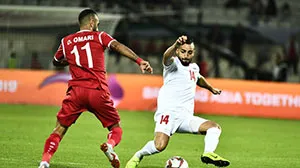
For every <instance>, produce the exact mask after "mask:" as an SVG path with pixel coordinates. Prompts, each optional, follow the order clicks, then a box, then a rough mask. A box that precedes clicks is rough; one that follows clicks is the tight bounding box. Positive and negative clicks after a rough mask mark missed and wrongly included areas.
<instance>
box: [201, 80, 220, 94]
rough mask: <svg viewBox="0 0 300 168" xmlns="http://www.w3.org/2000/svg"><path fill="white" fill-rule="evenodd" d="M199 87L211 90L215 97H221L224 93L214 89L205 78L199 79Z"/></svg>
mask: <svg viewBox="0 0 300 168" xmlns="http://www.w3.org/2000/svg"><path fill="white" fill-rule="evenodd" d="M197 85H198V86H200V87H202V88H205V89H207V90H209V91H210V92H211V93H213V94H215V95H219V94H221V92H222V91H221V90H220V89H217V88H214V87H212V86H211V85H210V84H209V83H208V81H207V80H206V79H205V78H204V77H203V76H201V77H200V78H198V81H197Z"/></svg>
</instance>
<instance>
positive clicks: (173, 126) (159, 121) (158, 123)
mask: <svg viewBox="0 0 300 168" xmlns="http://www.w3.org/2000/svg"><path fill="white" fill-rule="evenodd" d="M154 120H155V132H161V133H164V134H166V135H167V136H171V135H173V134H174V133H175V132H176V130H177V129H178V127H179V125H180V124H181V123H182V121H183V120H182V118H178V117H176V116H175V115H172V113H168V112H163V113H160V112H156V114H155V116H154Z"/></svg>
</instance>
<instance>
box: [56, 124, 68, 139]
mask: <svg viewBox="0 0 300 168" xmlns="http://www.w3.org/2000/svg"><path fill="white" fill-rule="evenodd" d="M67 130H68V127H66V126H63V125H61V124H60V123H59V122H57V124H56V127H55V128H54V130H53V133H55V134H58V135H60V136H61V137H63V136H64V135H65V133H66V132H67Z"/></svg>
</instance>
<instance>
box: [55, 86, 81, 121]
mask: <svg viewBox="0 0 300 168" xmlns="http://www.w3.org/2000/svg"><path fill="white" fill-rule="evenodd" d="M79 97H82V95H81V90H80V88H74V87H73V88H69V89H68V91H67V93H66V97H65V99H64V100H63V102H62V107H61V109H60V110H59V112H58V113H57V120H58V122H59V123H60V124H61V125H63V126H66V127H69V126H71V125H72V124H73V123H75V121H76V120H77V118H78V117H79V116H80V114H81V113H82V112H83V111H84V110H85V109H84V107H83V106H82V105H81V104H82V102H81V101H80V99H79Z"/></svg>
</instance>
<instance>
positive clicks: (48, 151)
mask: <svg viewBox="0 0 300 168" xmlns="http://www.w3.org/2000/svg"><path fill="white" fill-rule="evenodd" d="M60 140H61V137H60V136H59V135H58V134H55V133H52V134H51V135H50V136H49V138H48V139H47V140H46V142H45V146H44V152H43V158H42V161H46V162H48V163H49V162H50V159H51V157H52V156H53V154H54V153H55V151H56V150H57V148H58V145H59V142H60Z"/></svg>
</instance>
